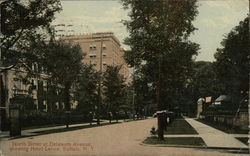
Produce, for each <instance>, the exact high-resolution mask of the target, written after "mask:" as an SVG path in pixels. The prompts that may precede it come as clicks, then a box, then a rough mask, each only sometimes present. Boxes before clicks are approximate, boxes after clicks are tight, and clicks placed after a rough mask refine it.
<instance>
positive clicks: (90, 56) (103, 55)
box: [89, 54, 107, 58]
mask: <svg viewBox="0 0 250 156" xmlns="http://www.w3.org/2000/svg"><path fill="white" fill-rule="evenodd" d="M106 56H107V55H106V54H102V57H106ZM89 58H96V54H89Z"/></svg>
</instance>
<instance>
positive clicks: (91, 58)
mask: <svg viewBox="0 0 250 156" xmlns="http://www.w3.org/2000/svg"><path fill="white" fill-rule="evenodd" d="M62 39H63V40H65V41H67V42H72V43H77V44H79V45H80V47H81V48H82V51H83V53H84V54H85V58H84V59H83V62H84V63H86V64H93V65H94V69H95V70H98V71H100V70H101V71H105V66H106V65H113V66H121V70H120V74H122V75H123V76H124V78H125V79H126V80H128V77H129V69H128V66H127V64H126V63H125V60H124V59H123V55H124V49H123V48H121V44H120V42H119V40H118V39H117V38H116V37H115V35H114V34H113V33H112V32H105V33H93V34H84V35H72V36H69V37H64V38H62Z"/></svg>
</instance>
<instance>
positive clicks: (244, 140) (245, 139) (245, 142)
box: [236, 137, 248, 145]
mask: <svg viewBox="0 0 250 156" xmlns="http://www.w3.org/2000/svg"><path fill="white" fill-rule="evenodd" d="M236 139H238V140H240V141H241V142H243V143H244V144H246V145H248V137H243V138H242V137H236Z"/></svg>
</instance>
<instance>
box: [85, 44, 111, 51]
mask: <svg viewBox="0 0 250 156" xmlns="http://www.w3.org/2000/svg"><path fill="white" fill-rule="evenodd" d="M89 49H90V50H96V49H97V47H96V45H95V44H93V45H90V46H89ZM102 49H104V50H105V49H107V47H106V45H105V44H103V45H102Z"/></svg>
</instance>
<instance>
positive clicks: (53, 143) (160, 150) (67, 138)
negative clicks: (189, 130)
mask: <svg viewBox="0 0 250 156" xmlns="http://www.w3.org/2000/svg"><path fill="white" fill-rule="evenodd" d="M152 126H156V119H147V120H140V121H133V122H126V123H120V124H113V125H105V126H100V127H93V128H86V129H80V130H75V131H68V132H62V133H53V134H48V135H41V136H33V137H28V138H20V139H13V140H8V141H2V142H1V148H3V149H4V151H3V155H7V156H14V155H18V156H38V155H39V156H40V155H41V156H50V155H60V156H61V155H65V156H66V155H67V156H68V155H72V156H75V155H81V156H85V155H89V156H99V155H104V156H231V155H238V154H232V153H226V152H223V151H216V150H208V149H192V148H175V147H155V146H148V145H142V144H141V142H142V141H143V140H144V139H145V138H146V137H147V136H148V135H149V131H150V128H151V127H152ZM10 150H12V151H10ZM6 153H8V154H6ZM0 155H1V154H0ZM240 155H241V156H243V155H244V154H240Z"/></svg>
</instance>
